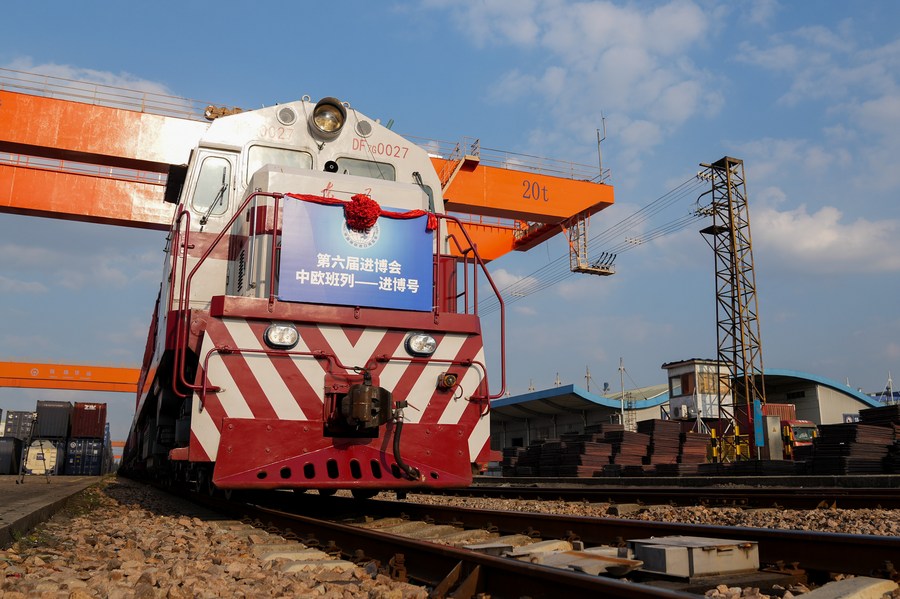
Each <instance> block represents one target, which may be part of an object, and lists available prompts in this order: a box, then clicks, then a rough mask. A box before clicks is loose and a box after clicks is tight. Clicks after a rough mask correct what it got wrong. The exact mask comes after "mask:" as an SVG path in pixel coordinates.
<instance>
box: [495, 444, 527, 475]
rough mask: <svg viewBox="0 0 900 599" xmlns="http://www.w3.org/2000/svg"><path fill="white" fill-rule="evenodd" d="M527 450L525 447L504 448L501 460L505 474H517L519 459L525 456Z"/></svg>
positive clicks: (502, 470) (501, 467) (501, 466)
mask: <svg viewBox="0 0 900 599" xmlns="http://www.w3.org/2000/svg"><path fill="white" fill-rule="evenodd" d="M527 451H528V450H527V449H526V448H524V447H504V448H503V459H502V460H500V469H501V472H502V473H503V476H515V475H516V474H517V472H516V468H517V467H518V465H519V460H520V459H521V458H522V457H524V456H525V453H526V452H527Z"/></svg>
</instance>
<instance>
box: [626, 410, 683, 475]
mask: <svg viewBox="0 0 900 599" xmlns="http://www.w3.org/2000/svg"><path fill="white" fill-rule="evenodd" d="M637 430H638V432H639V433H643V434H645V435H647V436H649V437H650V443H649V444H648V445H647V457H646V459H645V460H644V464H677V463H678V448H679V445H680V444H681V443H680V439H679V438H680V436H681V423H680V422H679V421H677V420H660V419H654V420H642V421H641V422H638V423H637Z"/></svg>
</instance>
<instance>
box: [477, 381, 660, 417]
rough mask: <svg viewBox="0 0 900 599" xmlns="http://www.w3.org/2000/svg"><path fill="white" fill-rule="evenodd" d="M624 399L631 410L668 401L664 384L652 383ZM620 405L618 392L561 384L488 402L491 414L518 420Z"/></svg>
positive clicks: (627, 392) (612, 408)
mask: <svg viewBox="0 0 900 599" xmlns="http://www.w3.org/2000/svg"><path fill="white" fill-rule="evenodd" d="M625 401H626V402H633V406H634V408H635V409H643V408H652V407H655V406H659V405H661V404H663V403H665V402H667V401H669V387H668V385H654V386H652V387H642V388H640V389H632V390H630V391H626V392H625ZM621 407H622V401H621V393H618V394H613V395H605V396H604V395H597V394H595V393H592V392H590V391H587V390H586V389H582V388H581V387H578V386H576V385H562V386H560V387H553V388H551V389H544V390H542V391H533V392H531V393H525V394H523V395H516V396H514V397H505V398H503V399H498V400H495V401H493V402H491V413H492V415H493V416H494V417H499V418H501V419H503V418H510V419H513V418H515V419H518V418H529V417H535V416H551V415H553V414H559V413H565V412H569V413H575V414H580V413H582V412H584V411H585V410H594V409H598V408H607V409H610V410H615V411H618V410H619V409H621Z"/></svg>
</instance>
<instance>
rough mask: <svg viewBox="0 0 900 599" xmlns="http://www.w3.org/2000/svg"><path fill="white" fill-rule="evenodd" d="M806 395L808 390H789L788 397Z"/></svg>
mask: <svg viewBox="0 0 900 599" xmlns="http://www.w3.org/2000/svg"><path fill="white" fill-rule="evenodd" d="M803 397H806V391H788V393H787V398H788V399H800V398H803Z"/></svg>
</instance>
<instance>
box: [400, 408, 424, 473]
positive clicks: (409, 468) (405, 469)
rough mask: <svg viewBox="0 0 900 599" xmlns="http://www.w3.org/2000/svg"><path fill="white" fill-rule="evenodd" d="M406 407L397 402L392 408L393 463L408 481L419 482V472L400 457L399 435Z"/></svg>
mask: <svg viewBox="0 0 900 599" xmlns="http://www.w3.org/2000/svg"><path fill="white" fill-rule="evenodd" d="M406 405H407V404H406V402H405V401H398V402H397V404H396V406H397V407H396V408H394V425H395V428H394V461H395V462H397V466H398V467H399V468H400V470H402V471H403V472H404V473H405V474H406V477H407V478H408V479H409V480H420V479H421V473H420V472H419V470H418V469H417V468H413V467H412V466H410V465H409V464H407V463H406V462H404V461H403V458H401V457H400V433H401V432H402V431H403V408H405V407H406Z"/></svg>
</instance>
